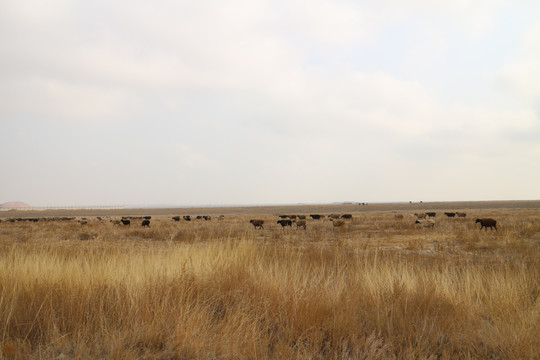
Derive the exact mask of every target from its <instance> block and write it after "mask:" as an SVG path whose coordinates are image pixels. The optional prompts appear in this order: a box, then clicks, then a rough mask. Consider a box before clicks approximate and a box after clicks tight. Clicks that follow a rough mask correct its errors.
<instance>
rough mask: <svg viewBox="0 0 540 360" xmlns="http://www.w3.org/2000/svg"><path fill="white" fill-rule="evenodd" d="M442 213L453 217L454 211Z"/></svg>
mask: <svg viewBox="0 0 540 360" xmlns="http://www.w3.org/2000/svg"><path fill="white" fill-rule="evenodd" d="M444 215H446V216H448V217H455V216H456V213H455V212H445V213H444Z"/></svg>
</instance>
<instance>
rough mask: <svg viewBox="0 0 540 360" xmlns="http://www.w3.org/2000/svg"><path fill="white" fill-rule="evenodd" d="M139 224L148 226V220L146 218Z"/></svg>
mask: <svg viewBox="0 0 540 360" xmlns="http://www.w3.org/2000/svg"><path fill="white" fill-rule="evenodd" d="M141 226H142V227H145V226H146V227H150V220H148V219H145V220H143V221H142V223H141Z"/></svg>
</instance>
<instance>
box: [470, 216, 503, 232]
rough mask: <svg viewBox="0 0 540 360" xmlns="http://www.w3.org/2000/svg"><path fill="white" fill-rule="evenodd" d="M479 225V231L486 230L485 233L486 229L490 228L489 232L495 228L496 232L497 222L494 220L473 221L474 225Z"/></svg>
mask: <svg viewBox="0 0 540 360" xmlns="http://www.w3.org/2000/svg"><path fill="white" fill-rule="evenodd" d="M478 223H480V225H481V226H480V231H482V228H486V231H487V228H490V229H491V230H493V228H495V231H498V230H497V221H496V220H493V219H476V221H475V224H478Z"/></svg>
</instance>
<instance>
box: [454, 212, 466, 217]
mask: <svg viewBox="0 0 540 360" xmlns="http://www.w3.org/2000/svg"><path fill="white" fill-rule="evenodd" d="M456 215H457V216H458V217H466V216H467V214H465V213H462V212H457V213H456Z"/></svg>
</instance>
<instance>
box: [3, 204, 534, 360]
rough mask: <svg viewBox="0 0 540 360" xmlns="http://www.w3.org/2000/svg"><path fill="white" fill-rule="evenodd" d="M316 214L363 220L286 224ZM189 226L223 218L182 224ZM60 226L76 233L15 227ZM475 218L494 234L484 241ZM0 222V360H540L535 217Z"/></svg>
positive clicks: (477, 208)
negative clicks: (258, 223)
mask: <svg viewBox="0 0 540 360" xmlns="http://www.w3.org/2000/svg"><path fill="white" fill-rule="evenodd" d="M430 210H433V211H436V212H437V216H436V218H435V219H436V225H435V227H434V229H427V228H418V227H416V226H415V225H414V221H415V218H414V217H413V216H412V214H413V213H415V212H424V211H430ZM445 211H463V212H466V213H467V217H465V218H447V217H446V216H444V214H443V213H444V212H445ZM313 213H321V214H329V213H350V214H352V215H353V219H351V220H345V223H344V226H343V227H339V228H336V227H334V226H333V224H332V222H330V221H329V220H328V219H323V220H312V219H308V220H307V230H305V231H304V230H303V229H296V228H294V227H293V228H288V227H287V228H285V229H281V226H280V225H278V224H277V223H276V221H277V220H278V217H277V215H278V214H313ZM187 214H190V215H192V216H195V215H203V214H208V215H211V216H212V217H213V218H212V220H210V221H204V220H194V221H191V222H187V221H184V220H181V221H179V222H175V221H173V220H172V219H171V217H172V216H173V215H187ZM219 214H224V215H225V217H224V218H223V219H222V220H218V219H217V218H216V215H219ZM397 214H402V215H404V218H403V219H396V217H395V215H397ZM124 215H126V216H127V215H129V216H143V215H151V216H152V219H151V223H150V228H142V227H141V225H140V224H141V220H140V219H137V220H132V225H131V226H129V227H128V226H123V225H113V224H112V223H111V222H110V221H109V220H111V219H113V220H114V219H119V218H120V217H121V216H124ZM56 216H74V217H76V218H77V219H76V220H69V221H38V222H21V221H19V222H8V221H6V219H8V218H16V217H56ZM96 216H101V217H107V218H106V219H104V220H97V219H96V218H95V217H96ZM81 217H86V221H87V224H85V225H81V224H80V223H79V222H77V220H78V219H80V218H81ZM477 217H490V218H494V219H496V220H497V228H498V231H479V226H478V225H477V224H475V223H474V219H475V218H477ZM250 219H263V220H265V223H264V229H262V230H255V229H254V227H253V226H252V225H251V224H250V223H249V220H250ZM0 220H2V221H1V222H0V269H1V271H0V325H1V326H2V328H1V329H0V358H5V359H31V358H36V359H72V358H81V359H87V358H100V359H120V358H128V359H170V358H172V359H255V358H258V359H291V358H299V359H456V358H457V359H540V357H539V356H538V354H540V202H537V201H533V202H491V203H466V202H464V203H430V204H377V205H369V206H358V205H354V204H350V205H347V204H346V205H325V206H324V205H321V206H314V205H309V206H308V205H305V206H300V205H299V206H290V207H256V208H248V207H243V208H232V207H231V208H200V209H193V208H192V209H122V210H107V211H105V210H103V211H102V212H99V211H98V212H94V211H90V210H77V211H73V212H71V213H69V212H68V213H66V212H65V211H63V212H62V211H60V210H59V211H47V212H43V213H34V212H28V211H21V212H14V211H7V212H2V213H0Z"/></svg>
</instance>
